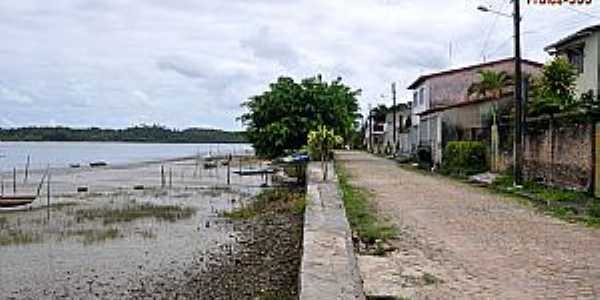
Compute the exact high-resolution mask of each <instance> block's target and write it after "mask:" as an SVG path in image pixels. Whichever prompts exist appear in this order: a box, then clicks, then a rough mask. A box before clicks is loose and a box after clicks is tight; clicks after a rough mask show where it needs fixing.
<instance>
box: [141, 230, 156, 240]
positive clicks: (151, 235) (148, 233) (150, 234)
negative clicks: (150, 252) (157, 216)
mask: <svg viewBox="0 0 600 300" xmlns="http://www.w3.org/2000/svg"><path fill="white" fill-rule="evenodd" d="M137 234H139V235H140V236H141V237H142V238H143V239H145V240H151V239H155V238H156V233H155V232H154V230H152V229H144V230H142V231H139V232H137Z"/></svg>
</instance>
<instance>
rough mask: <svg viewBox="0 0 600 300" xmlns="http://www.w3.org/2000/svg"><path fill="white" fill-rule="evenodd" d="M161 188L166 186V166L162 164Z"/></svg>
mask: <svg viewBox="0 0 600 300" xmlns="http://www.w3.org/2000/svg"><path fill="white" fill-rule="evenodd" d="M160 188H161V189H164V188H165V166H164V165H161V166H160Z"/></svg>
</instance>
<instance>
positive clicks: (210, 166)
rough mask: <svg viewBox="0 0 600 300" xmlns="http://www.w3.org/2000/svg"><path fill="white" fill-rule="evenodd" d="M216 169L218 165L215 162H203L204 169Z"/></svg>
mask: <svg viewBox="0 0 600 300" xmlns="http://www.w3.org/2000/svg"><path fill="white" fill-rule="evenodd" d="M216 167H218V164H217V162H214V161H207V162H204V168H205V169H214V168H216Z"/></svg>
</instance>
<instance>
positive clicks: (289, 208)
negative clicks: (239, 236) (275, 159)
mask: <svg viewBox="0 0 600 300" xmlns="http://www.w3.org/2000/svg"><path fill="white" fill-rule="evenodd" d="M305 198H306V197H305V195H304V192H300V191H297V190H293V189H287V188H277V189H272V190H264V191H262V192H261V193H260V194H258V195H257V196H256V200H255V201H254V202H252V203H250V204H249V205H248V206H245V207H241V208H239V209H236V210H234V211H231V212H225V213H223V216H225V217H227V218H230V219H234V220H247V219H252V218H254V217H256V216H257V215H260V214H264V213H267V212H274V213H278V212H292V213H294V214H303V213H304V209H305V207H306V199H305Z"/></svg>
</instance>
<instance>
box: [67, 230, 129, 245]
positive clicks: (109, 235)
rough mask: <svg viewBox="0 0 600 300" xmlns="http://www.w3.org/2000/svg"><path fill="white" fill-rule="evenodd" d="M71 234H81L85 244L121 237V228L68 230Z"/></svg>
mask: <svg viewBox="0 0 600 300" xmlns="http://www.w3.org/2000/svg"><path fill="white" fill-rule="evenodd" d="M67 235H69V236H79V237H81V238H82V240H81V241H82V243H83V244H84V245H91V244H96V243H100V242H104V241H107V240H112V239H116V238H118V237H119V230H118V229H116V228H106V229H84V230H77V231H71V232H68V234H67Z"/></svg>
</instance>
